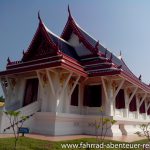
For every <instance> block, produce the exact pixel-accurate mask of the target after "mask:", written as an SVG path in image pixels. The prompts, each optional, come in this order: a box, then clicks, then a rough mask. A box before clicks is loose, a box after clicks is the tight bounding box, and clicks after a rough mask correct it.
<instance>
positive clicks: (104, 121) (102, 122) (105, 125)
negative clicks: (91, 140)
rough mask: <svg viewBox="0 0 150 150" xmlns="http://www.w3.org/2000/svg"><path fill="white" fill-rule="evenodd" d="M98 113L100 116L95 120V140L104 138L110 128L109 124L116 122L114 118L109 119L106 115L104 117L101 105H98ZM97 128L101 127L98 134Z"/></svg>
mask: <svg viewBox="0 0 150 150" xmlns="http://www.w3.org/2000/svg"><path fill="white" fill-rule="evenodd" d="M100 113H101V116H100V118H99V120H95V131H96V140H97V141H98V142H102V141H103V140H104V139H105V137H106V135H107V132H108V129H110V128H111V126H112V125H114V124H115V123H116V122H117V121H116V120H113V119H110V118H108V117H104V110H103V107H100ZM99 129H101V130H100V134H99V133H98V131H99ZM99 135H100V137H99Z"/></svg>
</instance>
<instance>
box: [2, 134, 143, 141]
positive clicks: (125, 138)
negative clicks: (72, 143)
mask: <svg viewBox="0 0 150 150" xmlns="http://www.w3.org/2000/svg"><path fill="white" fill-rule="evenodd" d="M25 136H26V137H29V138H33V139H40V140H46V141H66V140H75V139H81V138H95V136H91V135H70V136H48V135H40V134H26V135H25ZM8 137H13V134H0V138H8ZM106 139H109V140H115V141H122V142H133V141H138V140H142V139H145V138H144V137H138V136H137V135H128V136H115V137H106Z"/></svg>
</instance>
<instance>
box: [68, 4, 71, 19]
mask: <svg viewBox="0 0 150 150" xmlns="http://www.w3.org/2000/svg"><path fill="white" fill-rule="evenodd" d="M68 13H69V16H70V17H71V11H70V7H69V4H68Z"/></svg>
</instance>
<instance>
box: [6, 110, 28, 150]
mask: <svg viewBox="0 0 150 150" xmlns="http://www.w3.org/2000/svg"><path fill="white" fill-rule="evenodd" d="M4 113H5V115H6V116H7V118H8V120H9V123H10V127H8V128H7V129H11V128H12V130H13V134H14V138H15V144H14V150H16V147H17V142H18V139H19V128H21V127H22V126H23V123H24V122H25V121H26V120H27V119H28V118H29V117H28V116H22V115H21V113H20V111H12V110H10V111H4ZM5 131H6V129H4V132H5Z"/></svg>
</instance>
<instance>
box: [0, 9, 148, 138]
mask: <svg viewBox="0 0 150 150" xmlns="http://www.w3.org/2000/svg"><path fill="white" fill-rule="evenodd" d="M68 12H69V16H68V20H67V23H66V25H65V27H64V30H63V32H62V34H61V36H57V35H55V34H54V33H53V32H51V31H50V30H49V29H48V28H47V27H46V25H45V24H44V22H43V21H42V20H41V18H40V15H39V14H38V19H39V25H38V28H37V30H36V32H35V35H34V37H33V39H32V41H31V43H30V45H29V47H28V49H27V50H26V51H23V56H22V58H21V60H20V61H11V60H10V59H9V58H8V60H7V66H6V70H5V71H1V72H0V80H1V85H2V89H3V92H4V95H5V99H6V100H5V110H16V111H21V113H22V114H24V115H27V116H29V119H28V120H27V121H26V122H25V124H24V126H25V127H29V128H30V132H32V133H40V134H48V135H72V134H89V135H94V134H95V125H94V122H95V120H96V119H98V118H99V117H100V116H101V115H102V114H101V113H103V115H104V116H105V117H108V118H110V119H114V120H116V121H117V123H116V124H115V125H113V126H111V127H110V129H109V130H108V133H107V135H108V136H114V135H120V136H121V135H128V134H133V133H135V132H136V131H137V130H138V125H139V124H143V123H148V122H149V121H150V87H149V85H146V84H145V83H143V82H142V80H141V76H140V77H136V76H135V75H134V74H133V73H132V72H131V70H130V69H129V68H128V66H127V65H126V64H125V62H124V60H123V58H122V57H121V55H120V56H118V57H117V56H115V55H114V54H113V53H112V52H111V51H109V50H108V49H106V48H105V47H103V46H102V45H101V44H100V43H99V41H96V40H95V39H94V38H93V37H91V36H90V35H89V34H88V33H87V32H85V31H84V30H83V29H82V28H81V27H80V26H79V25H78V24H77V23H76V21H75V20H74V18H73V17H72V15H71V13H70V10H69V8H68ZM101 106H102V107H103V110H104V112H100V111H99V108H100V107H101ZM7 129H10V124H9V122H8V120H7V117H6V116H5V115H4V114H1V116H0V132H1V133H3V132H4V131H5V132H6V133H9V132H11V130H7Z"/></svg>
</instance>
